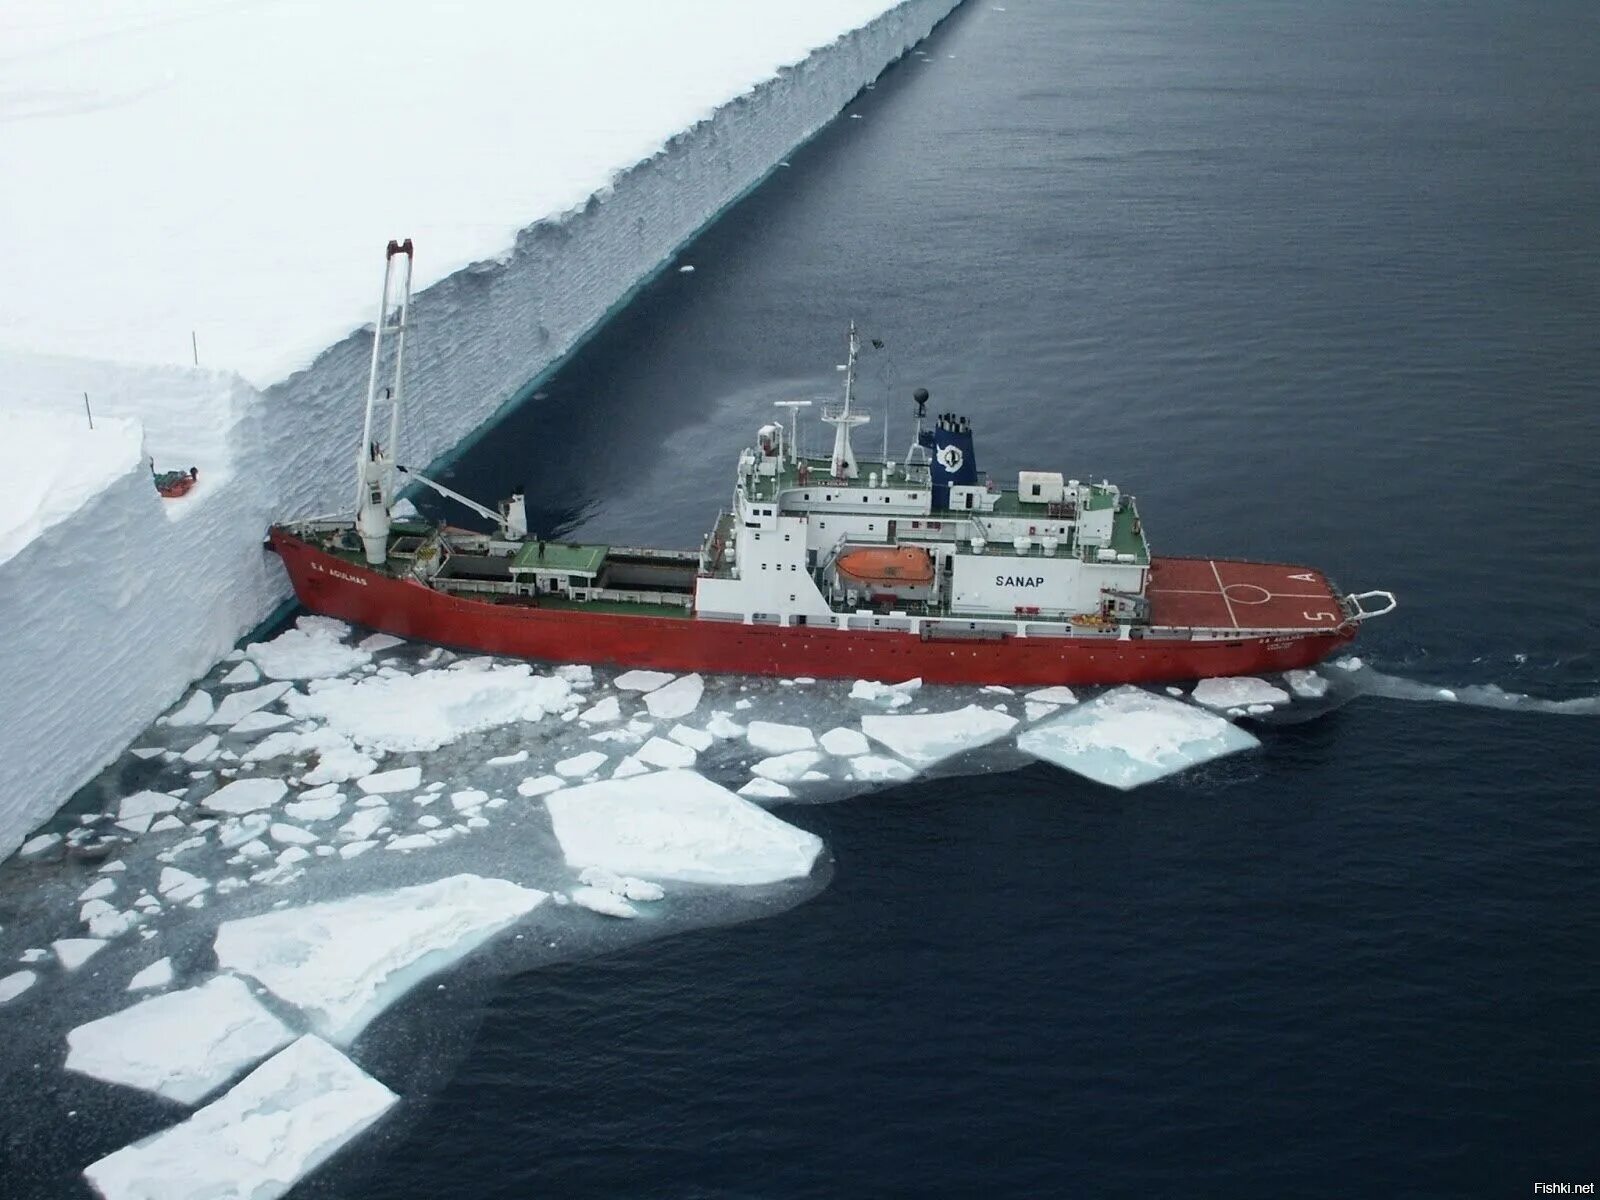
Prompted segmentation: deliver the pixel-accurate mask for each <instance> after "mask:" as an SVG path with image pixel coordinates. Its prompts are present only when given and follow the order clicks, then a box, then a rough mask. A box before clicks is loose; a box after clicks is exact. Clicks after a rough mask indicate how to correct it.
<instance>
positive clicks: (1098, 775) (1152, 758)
mask: <svg viewBox="0 0 1600 1200" xmlns="http://www.w3.org/2000/svg"><path fill="white" fill-rule="evenodd" d="M1017 745H1018V746H1019V747H1021V748H1022V749H1023V750H1025V751H1027V752H1028V753H1029V754H1033V755H1036V756H1037V757H1039V758H1042V759H1044V760H1045V761H1046V762H1051V763H1054V764H1055V765H1056V766H1058V767H1065V768H1066V769H1067V770H1069V771H1075V772H1076V773H1078V774H1079V775H1082V776H1084V777H1085V778H1087V779H1092V780H1094V781H1095V782H1097V783H1104V784H1108V785H1109V786H1111V787H1115V788H1123V789H1127V788H1133V787H1138V786H1139V785H1140V784H1145V783H1150V782H1152V781H1154V780H1157V779H1161V778H1163V777H1165V776H1167V775H1171V774H1173V773H1174V772H1177V771H1181V770H1183V769H1184V768H1186V767H1191V766H1195V765H1198V764H1199V763H1203V762H1209V761H1210V760H1212V759H1214V758H1220V757H1221V756H1223V755H1225V754H1232V753H1234V752H1236V751H1239V750H1248V749H1250V748H1252V747H1254V746H1258V745H1260V742H1259V741H1257V739H1256V738H1255V737H1254V736H1252V735H1251V734H1249V733H1246V732H1245V731H1244V730H1242V729H1239V728H1238V727H1237V726H1235V725H1233V724H1231V723H1229V722H1228V721H1225V720H1224V719H1223V718H1221V717H1218V716H1215V715H1214V714H1212V713H1209V712H1206V711H1205V710H1204V709H1201V708H1197V707H1195V706H1194V705H1192V704H1184V703H1182V702H1181V701H1177V700H1172V699H1169V698H1168V697H1166V696H1157V695H1155V694H1153V693H1151V692H1146V691H1143V690H1142V689H1140V688H1136V687H1121V688H1117V689H1115V690H1113V691H1110V692H1107V693H1105V694H1104V695H1102V696H1098V697H1096V698H1095V699H1093V700H1090V701H1088V702H1087V703H1084V704H1082V705H1079V706H1078V707H1077V708H1074V709H1072V710H1071V711H1069V712H1067V713H1066V714H1065V715H1063V716H1060V717H1057V718H1055V719H1053V720H1051V721H1049V722H1046V723H1045V724H1042V725H1036V726H1034V727H1032V728H1031V729H1028V730H1027V731H1026V732H1024V733H1023V734H1022V735H1021V736H1020V737H1018V738H1017Z"/></svg>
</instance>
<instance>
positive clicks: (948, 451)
mask: <svg viewBox="0 0 1600 1200" xmlns="http://www.w3.org/2000/svg"><path fill="white" fill-rule="evenodd" d="M965 461H966V456H965V455H963V454H962V453H961V447H960V446H945V447H942V448H941V449H940V451H939V465H940V466H941V467H943V468H944V469H945V470H946V471H949V472H950V474H952V475H954V474H955V473H956V472H957V471H959V470H961V464H962V463H964V462H965Z"/></svg>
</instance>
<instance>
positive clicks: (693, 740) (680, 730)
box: [667, 725, 717, 754]
mask: <svg viewBox="0 0 1600 1200" xmlns="http://www.w3.org/2000/svg"><path fill="white" fill-rule="evenodd" d="M667 736H668V737H669V738H671V739H672V740H673V741H675V742H677V743H678V744H679V745H680V746H687V747H689V749H691V750H693V751H694V752H695V753H696V754H701V753H704V752H705V751H707V750H709V749H711V746H712V744H713V743H714V742H715V741H716V740H717V739H716V738H714V737H712V736H711V734H709V733H707V732H706V731H705V730H703V729H696V728H694V727H693V726H692V725H674V726H673V727H672V728H671V729H670V730H668V732H667Z"/></svg>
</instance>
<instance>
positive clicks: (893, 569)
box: [834, 546, 933, 591]
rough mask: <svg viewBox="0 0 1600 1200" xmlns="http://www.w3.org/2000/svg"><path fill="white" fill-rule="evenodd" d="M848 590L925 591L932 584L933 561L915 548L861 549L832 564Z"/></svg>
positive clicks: (924, 551) (884, 547) (885, 547)
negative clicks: (848, 587) (920, 589)
mask: <svg viewBox="0 0 1600 1200" xmlns="http://www.w3.org/2000/svg"><path fill="white" fill-rule="evenodd" d="M834 569H835V570H837V571H838V573H839V577H840V579H841V580H843V581H844V582H845V583H846V584H847V585H848V586H853V587H859V588H865V589H868V590H877V591H884V590H890V589H895V590H899V589H905V588H925V587H927V586H928V585H929V584H931V583H932V582H933V558H932V556H931V555H929V553H928V552H927V551H926V550H922V549H919V548H917V547H916V546H861V547H858V548H857V549H854V550H848V551H846V552H845V553H843V554H841V555H840V556H839V558H838V561H837V562H835V564H834Z"/></svg>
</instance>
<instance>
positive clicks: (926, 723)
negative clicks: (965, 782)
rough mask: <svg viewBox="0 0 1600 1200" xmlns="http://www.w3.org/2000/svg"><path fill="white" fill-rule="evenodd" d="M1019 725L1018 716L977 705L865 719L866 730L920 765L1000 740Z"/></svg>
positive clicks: (863, 728) (916, 764)
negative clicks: (910, 714)
mask: <svg viewBox="0 0 1600 1200" xmlns="http://www.w3.org/2000/svg"><path fill="white" fill-rule="evenodd" d="M1016 725H1017V719H1016V718H1015V717H1013V716H1008V715H1007V714H1006V713H1001V712H996V711H995V710H994V709H992V708H983V707H982V706H980V705H977V704H969V705H967V707H965V708H962V709H957V710H956V711H955V712H943V713H925V714H922V715H920V716H906V717H886V716H879V715H877V714H869V715H868V716H864V717H862V718H861V729H862V732H863V733H865V734H866V735H867V736H868V737H869V738H871V739H872V740H873V741H875V742H878V743H879V744H880V745H884V746H887V747H888V748H889V749H890V750H892V751H894V752H895V753H896V754H898V755H899V756H900V757H901V758H903V759H905V760H906V761H907V762H910V763H912V764H913V765H914V766H918V767H931V766H933V765H934V764H935V763H938V762H942V761H944V760H945V759H947V758H953V757H954V756H956V755H957V754H962V753H965V752H966V751H968V750H974V749H977V748H978V747H979V746H987V745H988V744H989V743H990V742H996V741H999V740H1000V739H1001V738H1003V737H1005V736H1006V735H1007V734H1008V733H1010V732H1011V731H1012V730H1013V729H1014V728H1016Z"/></svg>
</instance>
